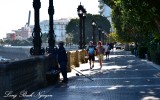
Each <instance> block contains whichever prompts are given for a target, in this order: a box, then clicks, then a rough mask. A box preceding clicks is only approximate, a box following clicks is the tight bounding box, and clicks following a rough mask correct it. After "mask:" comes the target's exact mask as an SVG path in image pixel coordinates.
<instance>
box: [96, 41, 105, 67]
mask: <svg viewBox="0 0 160 100" xmlns="http://www.w3.org/2000/svg"><path fill="white" fill-rule="evenodd" d="M104 50H105V49H104V48H103V46H102V42H101V41H99V42H98V47H97V55H98V60H99V64H100V69H101V68H102V63H103V55H104Z"/></svg>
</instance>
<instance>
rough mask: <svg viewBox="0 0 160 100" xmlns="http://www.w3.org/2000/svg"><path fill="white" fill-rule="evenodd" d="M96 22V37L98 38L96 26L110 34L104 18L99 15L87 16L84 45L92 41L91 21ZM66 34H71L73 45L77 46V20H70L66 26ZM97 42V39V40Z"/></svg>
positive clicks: (108, 24)
mask: <svg viewBox="0 0 160 100" xmlns="http://www.w3.org/2000/svg"><path fill="white" fill-rule="evenodd" d="M93 19H94V20H95V21H96V25H97V27H96V37H98V26H100V27H101V29H102V30H104V31H105V32H106V33H109V32H110V28H111V25H110V22H109V20H108V19H107V18H106V17H103V16H100V15H92V14H87V15H86V20H85V33H86V37H85V38H86V43H88V42H89V41H91V40H92V33H93V29H92V20H93ZM66 32H67V33H70V34H72V36H73V43H74V44H78V42H79V19H71V21H70V22H69V23H68V25H67V26H66ZM97 41H98V38H97Z"/></svg>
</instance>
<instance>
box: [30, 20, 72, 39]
mask: <svg viewBox="0 0 160 100" xmlns="http://www.w3.org/2000/svg"><path fill="white" fill-rule="evenodd" d="M69 21H70V20H69V19H58V20H54V25H53V26H54V27H53V28H54V33H55V37H56V42H59V41H64V42H66V29H65V27H66V25H67V24H68V22H69ZM33 28H34V27H33V26H31V30H32V31H33ZM40 28H41V32H42V34H44V33H46V34H48V33H49V20H43V21H41V22H40Z"/></svg>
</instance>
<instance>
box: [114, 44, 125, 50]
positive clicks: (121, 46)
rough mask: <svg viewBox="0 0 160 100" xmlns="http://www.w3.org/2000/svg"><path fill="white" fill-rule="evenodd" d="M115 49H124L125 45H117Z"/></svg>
mask: <svg viewBox="0 0 160 100" xmlns="http://www.w3.org/2000/svg"><path fill="white" fill-rule="evenodd" d="M115 48H116V50H117V49H120V50H121V49H124V45H123V44H115Z"/></svg>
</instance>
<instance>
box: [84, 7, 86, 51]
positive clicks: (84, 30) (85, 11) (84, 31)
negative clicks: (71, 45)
mask: <svg viewBox="0 0 160 100" xmlns="http://www.w3.org/2000/svg"><path fill="white" fill-rule="evenodd" d="M85 19H86V10H85V9H84V8H83V49H84V48H85V47H86V40H85Z"/></svg>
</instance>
